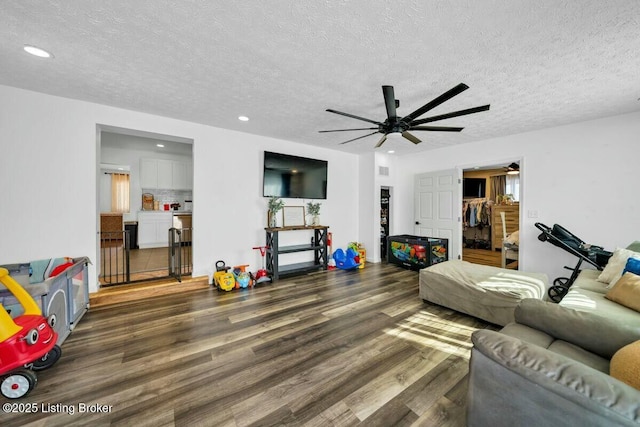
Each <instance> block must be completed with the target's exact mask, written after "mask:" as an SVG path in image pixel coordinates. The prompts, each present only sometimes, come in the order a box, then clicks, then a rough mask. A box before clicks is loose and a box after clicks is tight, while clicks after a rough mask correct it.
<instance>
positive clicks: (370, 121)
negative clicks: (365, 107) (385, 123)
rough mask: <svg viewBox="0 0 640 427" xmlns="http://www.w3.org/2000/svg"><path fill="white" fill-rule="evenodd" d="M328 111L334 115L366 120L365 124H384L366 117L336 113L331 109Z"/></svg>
mask: <svg viewBox="0 0 640 427" xmlns="http://www.w3.org/2000/svg"><path fill="white" fill-rule="evenodd" d="M327 111H328V112H330V113H334V114H340V115H341V116H346V117H351V118H352V119H356V120H364V121H365V122H369V123H373V124H375V125H381V124H382V123H380V122H376V121H375V120H371V119H365V118H364V117H359V116H354V115H353V114H349V113H343V112H342V111H336V110H332V109H330V108H328V109H327Z"/></svg>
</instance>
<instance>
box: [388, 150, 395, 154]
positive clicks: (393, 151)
mask: <svg viewBox="0 0 640 427" xmlns="http://www.w3.org/2000/svg"><path fill="white" fill-rule="evenodd" d="M395 152H396V151H395V150H389V151H387V153H389V154H393V153H395Z"/></svg>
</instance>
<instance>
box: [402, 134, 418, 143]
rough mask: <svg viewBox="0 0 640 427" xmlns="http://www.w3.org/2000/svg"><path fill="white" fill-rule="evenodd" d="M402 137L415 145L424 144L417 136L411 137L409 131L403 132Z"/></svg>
mask: <svg viewBox="0 0 640 427" xmlns="http://www.w3.org/2000/svg"><path fill="white" fill-rule="evenodd" d="M402 136H404V137H405V138H406V139H408V140H409V141H411V142H413V143H414V144H420V143H421V142H422V141H421V140H419V139H418V138H416V137H415V136H413V135H411V134H410V133H409V132H407V131H404V132H402Z"/></svg>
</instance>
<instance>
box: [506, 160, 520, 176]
mask: <svg viewBox="0 0 640 427" xmlns="http://www.w3.org/2000/svg"><path fill="white" fill-rule="evenodd" d="M519 173H520V165H519V164H517V163H515V162H514V163H511V164H510V165H509V166H507V175H518V174H519Z"/></svg>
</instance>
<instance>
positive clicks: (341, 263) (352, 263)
mask: <svg viewBox="0 0 640 427" xmlns="http://www.w3.org/2000/svg"><path fill="white" fill-rule="evenodd" d="M357 256H358V253H357V252H356V251H354V250H353V249H351V248H349V249H347V253H345V252H344V251H343V250H342V249H336V251H335V252H334V253H333V259H334V260H335V262H336V267H337V268H340V269H342V270H352V269H354V268H358V267H359V266H360V263H359V262H356V257H357Z"/></svg>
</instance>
